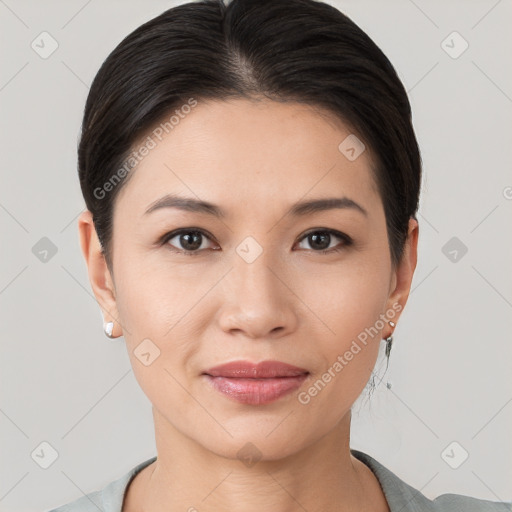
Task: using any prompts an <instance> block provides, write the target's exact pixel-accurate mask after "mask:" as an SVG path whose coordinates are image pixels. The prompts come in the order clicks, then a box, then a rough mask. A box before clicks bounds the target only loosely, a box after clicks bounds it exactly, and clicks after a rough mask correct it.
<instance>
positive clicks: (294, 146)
mask: <svg viewBox="0 0 512 512" xmlns="http://www.w3.org/2000/svg"><path fill="white" fill-rule="evenodd" d="M170 115H172V113H171V114H170ZM170 115H169V117H170ZM165 119H167V118H165ZM176 119H178V122H177V123H176V124H174V125H173V126H172V129H169V125H167V129H168V130H167V131H168V133H167V132H166V131H165V130H162V128H160V129H159V130H158V128H159V126H155V128H154V129H152V130H151V131H149V132H148V133H146V134H145V135H144V137H142V138H141V140H140V141H139V143H138V145H134V149H135V150H137V149H138V148H140V147H141V144H147V145H148V147H151V149H150V150H149V151H146V152H145V156H144V157H142V158H141V159H140V161H139V162H138V163H137V165H136V167H135V169H133V170H132V171H130V172H131V173H132V174H133V175H132V176H131V177H130V180H129V181H128V183H127V184H126V186H125V187H123V189H122V190H121V192H120V194H119V196H118V198H117V200H116V209H117V208H118V206H117V204H119V208H125V207H127V205H128V204H129V206H130V210H131V211H137V212H138V213H139V214H140V215H143V213H144V211H145V210H146V208H147V207H148V205H149V204H151V203H152V202H154V201H155V200H157V199H158V198H160V197H162V196H163V195H165V194H166V193H178V194H183V195H186V196H188V197H191V196H195V197H196V198H199V199H205V200H208V201H211V202H215V203H222V205H223V207H224V209H225V210H226V211H227V212H228V213H229V212H230V211H232V210H233V211H235V210H236V211H237V213H238V212H239V210H240V209H241V208H243V207H246V208H247V209H248V210H249V211H250V210H251V209H254V208H257V209H258V210H259V211H261V209H268V208H272V209H274V208H276V207H277V206H278V205H281V204H282V205H290V204H292V203H294V202H296V201H298V200H300V199H301V198H302V199H303V198H307V197H309V196H312V197H313V196H314V197H319V196H330V197H332V196H340V197H341V196H348V197H351V198H352V199H355V197H357V198H358V199H357V201H358V202H359V203H366V204H367V205H368V207H371V203H372V202H374V200H375V199H376V198H378V195H377V189H376V186H375V182H374V176H373V171H372V169H371V165H372V159H371V155H370V152H369V151H368V150H367V149H365V150H364V151H363V152H362V153H361V154H360V155H359V156H358V157H357V158H356V159H355V160H354V159H349V158H347V156H346V154H345V153H344V152H343V151H342V150H340V144H341V149H344V147H345V146H346V144H345V143H344V141H346V140H349V141H350V140H352V139H351V137H354V134H352V133H351V130H350V129H349V127H348V126H346V125H345V124H344V123H343V122H342V121H341V120H339V119H338V118H336V117H335V116H334V115H332V114H330V113H329V112H327V111H325V110H322V109H318V108H315V107H311V106H308V105H304V104H300V103H279V102H275V101H270V100H268V99H265V100H261V101H253V100H246V99H236V100H229V101H202V100H199V101H198V102H197V105H196V106H195V107H194V108H193V109H191V110H190V111H189V113H188V114H186V115H185V114H182V116H180V117H179V118H177V117H176ZM160 126H162V125H160ZM162 132H163V133H162ZM347 137H348V138H349V139H347ZM358 138H359V139H360V137H358Z"/></svg>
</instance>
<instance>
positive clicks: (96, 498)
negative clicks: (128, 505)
mask: <svg viewBox="0 0 512 512" xmlns="http://www.w3.org/2000/svg"><path fill="white" fill-rule="evenodd" d="M155 460H156V456H155V457H152V458H150V459H148V460H145V461H144V462H141V463H140V464H138V465H137V466H135V467H134V468H132V469H130V471H128V472H127V473H125V474H124V475H123V476H121V477H120V478H118V479H117V480H113V481H112V482H110V483H109V484H108V485H106V486H105V487H104V488H103V489H99V490H96V491H93V492H91V493H89V494H86V495H84V496H81V497H80V498H77V499H76V500H74V501H71V502H69V503H66V504H64V505H60V506H59V507H57V508H54V509H52V510H49V511H48V512H98V511H100V512H121V510H122V507H123V499H124V495H125V493H126V489H127V487H128V485H129V483H130V482H131V481H132V480H133V478H134V477H135V475H136V474H137V473H139V472H140V471H142V470H143V469H144V468H145V467H146V466H148V465H149V464H151V463H152V462H154V461H155Z"/></svg>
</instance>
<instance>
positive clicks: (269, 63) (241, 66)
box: [78, 0, 422, 272]
mask: <svg viewBox="0 0 512 512" xmlns="http://www.w3.org/2000/svg"><path fill="white" fill-rule="evenodd" d="M262 97H265V98H268V99H271V100H275V101H281V102H287V101H293V102H300V103H304V104H308V105H310V106H314V107H318V108H319V109H321V110H327V111H328V112H329V113H332V114H333V115H334V116H335V117H336V118H338V119H340V120H341V121H342V122H344V123H345V124H346V125H347V126H348V127H350V129H351V130H352V133H354V134H356V135H357V137H359V138H361V139H362V140H363V141H364V144H365V146H366V148H367V150H369V153H370V154H371V155H372V161H373V169H372V172H373V177H374V180H375V183H376V184H377V189H378V191H379V194H380V197H381V198H382V202H383V205H384V212H385V215H386V226H387V232H388V240H389V247H390V253H391V261H392V263H393V265H394V266H396V265H397V264H398V263H399V262H400V260H401V257H402V255H403V249H404V243H405V241H406V237H407V232H408V221H409V219H410V218H414V219H415V218H416V212H417V209H418V203H419V194H420V184H421V166H422V163H421V156H420V150H419V147H418V143H417V140H416V136H415V133H414V129H413V126H412V115H411V107H410V103H409V100H408V97H407V92H406V91H405V89H404V86H403V84H402V82H401V81H400V79H399V77H398V75H397V73H396V71H395V69H394V67H393V66H392V64H391V63H390V61H389V60H388V58H387V57H386V56H385V55H384V53H383V52H382V51H381V50H380V49H379V48H378V47H377V45H376V44H375V43H374V42H373V41H372V40H371V39H370V37H369V36H368V35H367V34H366V33H365V32H364V31H363V30H361V29H360V28H359V27H358V26H357V25H356V24H355V23H354V22H353V21H351V20H350V19H349V18H348V17H347V16H346V15H344V14H343V13H341V12H340V11H339V10H337V9H336V8H334V7H332V6H330V5H328V4H325V3H323V2H320V1H315V0H232V1H231V2H229V3H227V4H225V3H224V2H222V0H204V1H198V2H190V3H186V4H181V5H178V6H176V7H173V8H171V9H169V10H167V11H165V12H163V13H162V14H161V15H159V16H157V17H155V18H153V19H152V20H150V21H148V22H146V23H144V24H143V25H141V26H140V27H138V28H137V29H136V30H134V31H133V32H132V33H131V34H129V35H128V36H127V37H125V38H124V39H123V40H122V41H121V43H120V44H119V45H118V46H117V47H116V48H115V49H114V50H113V51H112V53H111V54H110V55H109V56H108V57H107V59H106V60H105V61H104V62H103V64H102V66H101V68H100V69H99V71H98V73H97V75H96V77H95V78H94V81H93V83H92V86H91V89H90V91H89V95H88V97H87V101H86V105H85V111H84V117H83V122H82V132H81V138H80V141H79V146H78V172H79V178H80V186H81V189H82V193H83V196H84V199H85V203H86V206H87V208H88V210H90V211H91V213H92V215H93V219H94V225H95V228H96V232H97V234H98V238H99V240H100V243H101V245H102V249H103V253H104V256H105V260H106V262H107V265H108V266H109V269H110V271H111V272H113V267H112V229H113V207H114V203H115V199H116V197H117V195H118V194H119V192H120V190H121V189H122V187H123V185H125V184H126V183H127V180H128V179H129V178H130V176H131V173H129V172H122V173H120V172H119V169H121V168H123V166H124V165H125V162H126V161H127V159H128V158H129V155H130V153H131V151H132V150H133V147H134V145H135V144H136V143H137V142H138V141H139V140H140V139H141V137H143V136H144V135H145V134H147V133H148V131H149V130H151V129H152V128H154V127H155V126H156V125H157V124H158V123H160V122H161V121H162V119H164V118H166V117H169V116H171V115H172V113H173V111H175V110H176V109H180V108H182V107H183V106H184V105H190V104H191V98H192V99H193V101H196V102H197V101H201V99H203V100H225V99H230V98H247V99H255V98H262ZM177 113H179V112H177ZM340 142H341V141H340ZM125 171H126V169H125ZM113 178H116V180H117V181H116V182H115V186H114V185H111V186H108V187H106V186H105V184H108V183H111V184H112V183H114V181H113Z"/></svg>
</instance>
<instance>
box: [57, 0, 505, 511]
mask: <svg viewBox="0 0 512 512" xmlns="http://www.w3.org/2000/svg"><path fill="white" fill-rule="evenodd" d="M79 173H80V183H81V187H82V191H83V194H84V198H85V202H86V205H87V210H86V211H85V212H84V213H83V214H82V215H81V217H80V219H79V232H80V240H81V247H82V251H83V254H84V257H85V260H86V263H87V267H88V272H89V278H90V282H91V285H92V288H93V291H94V293H95V296H96V298H97V300H98V302H99V304H100V306H101V308H102V311H103V314H104V318H105V332H106V334H107V336H109V337H110V338H117V337H119V336H124V338H125V341H126V345H127V349H128V353H129V356H130V360H131V363H132V367H133V371H134V373H135V376H136V378H137V381H138V382H139V384H140V385H141V387H142V389H143V391H144V393H145V394H146V395H147V397H148V398H149V400H150V401H151V403H152V405H153V416H154V424H155V437H156V445H157V452H158V455H157V456H156V457H153V458H151V459H149V460H147V461H145V462H143V463H141V464H139V465H138V466H136V467H135V468H133V469H132V470H130V471H129V472H128V473H127V474H125V475H124V476H123V477H121V478H120V479H118V480H116V481H114V482H112V483H111V484H109V485H108V486H107V487H105V488H104V489H102V490H99V491H97V492H95V493H92V494H89V495H88V496H85V497H82V498H80V499H78V500H76V501H74V502H73V503H70V504H68V505H64V506H62V507H60V508H58V509H55V510H56V511H60V512H64V511H76V512H77V511H89V510H91V511H93V510H98V509H100V510H104V511H106V512H118V511H121V510H122V511H124V512H135V511H143V510H144V511H147V512H160V511H164V510H165V511H170V510H188V511H195V510H199V511H206V510H209V511H228V510H242V511H261V510H270V511H288V510H289V511H292V510H307V511H309V512H314V511H366V510H368V511H369V510H371V511H374V512H386V511H387V512H389V511H391V512H395V511H399V510H400V511H404V512H405V511H413V510H414V511H420V510H421V511H441V510H443V511H445V510H446V511H448V510H459V509H460V510H465V511H477V510H482V511H483V510H486V511H494V510H495V511H505V510H511V507H510V505H509V504H506V503H498V502H490V501H486V500H479V499H476V498H470V497H466V496H461V495H453V494H445V495H443V496H440V497H438V498H437V499H435V500H429V499H427V498H426V497H425V496H424V495H423V494H421V493H420V492H419V491H417V490H415V489H413V488H412V487H411V486H409V485H408V484H407V483H406V482H405V481H403V480H401V479H400V478H399V477H398V476H396V475H395V474H393V473H392V472H391V471H390V470H388V469H387V468H385V467H384V466H383V465H382V464H380V463H379V462H378V461H377V460H375V459H374V458H372V457H371V456H370V455H368V454H366V453H363V452H361V451H358V450H351V449H350V443H349V441H350V420H351V406H352V405H353V403H354V402H355V401H356V399H357V398H358V396H359V395H360V393H361V391H362V390H363V389H364V388H365V385H366V384H367V382H368V379H369V377H370V376H371V373H372V369H373V367H374V365H375V362H376V359H377V357H378V354H379V347H380V340H382V339H384V340H385V341H386V355H387V356H388V357H389V352H390V349H391V346H392V334H393V330H394V329H395V327H396V325H397V322H398V320H399V318H400V315H401V313H402V311H403V308H404V307H405V304H406V302H407V299H408V296H409V292H410V287H411V282H412V278H413V274H414V270H415V267H416V261H417V244H418V229H419V228H418V222H417V220H416V212H417V208H418V201H419V193H420V182H421V158H420V153H419V149H418V145H417V141H416V137H415V134H414V130H413V127H412V122H411V110H410V105H409V101H408V98H407V95H406V92H405V90H404V88H403V85H402V84H401V82H400V80H399V78H398V77H397V75H396V73H395V70H394V68H393V67H392V65H391V64H390V62H389V61H388V59H387V58H386V57H385V56H384V55H383V53H382V52H381V51H380V49H379V48H378V47H377V46H376V45H375V44H374V43H373V42H372V41H371V39H370V38H369V37H368V36H367V35H366V34H365V33H364V32H363V31H362V30H361V29H360V28H358V27H357V26H356V25H355V24H354V23H353V22H352V21H351V20H349V19H348V18H347V17H346V16H344V15H343V14H341V13H340V12H339V11H337V10H336V9H334V8H333V7H330V6H328V5H327V4H324V3H320V2H314V1H312V0H258V1H255V0H252V1H251V0H233V1H232V2H231V3H229V4H228V5H225V4H224V3H222V2H221V1H220V0H219V1H214V0H211V1H204V2H195V3H190V4H184V5H181V6H178V7H175V8H173V9H169V10H168V11H166V12H164V13H163V14H162V15H160V16H158V17H156V18H155V19H153V20H151V21H149V22H148V23H145V24H144V25H142V26H141V27H139V28H138V29H137V30H135V31H134V32H133V33H132V34H130V35H129V36H128V37H127V38H125V40H124V41H122V42H121V43H120V44H119V46H118V47H117V48H116V49H115V50H114V51H113V52H112V54H111V55H110V56H109V57H108V58H107V60H106V61H105V62H104V64H103V65H102V67H101V69H100V70H99V72H98V74H97V76H96V78H95V80H94V83H93V85H92V87H91V90H90V93H89V97H88V99H87V104H86V107H85V114H84V120H83V126H82V136H81V140H80V145H79Z"/></svg>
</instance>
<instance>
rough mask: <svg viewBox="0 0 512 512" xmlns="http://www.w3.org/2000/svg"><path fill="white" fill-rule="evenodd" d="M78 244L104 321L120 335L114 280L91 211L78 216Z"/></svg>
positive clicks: (114, 332) (113, 334) (115, 335)
mask: <svg viewBox="0 0 512 512" xmlns="http://www.w3.org/2000/svg"><path fill="white" fill-rule="evenodd" d="M78 232H79V236H80V246H81V248H82V253H83V255H84V258H85V262H86V263H87V272H88V274H89V281H90V283H91V287H92V290H93V292H94V295H95V297H96V300H97V302H98V304H99V306H100V308H101V310H102V314H103V318H104V322H114V330H113V331H112V337H117V336H121V335H122V331H121V324H120V322H119V320H118V318H119V314H118V311H117V303H116V297H115V287H114V280H113V278H112V275H111V274H110V270H109V269H108V266H107V263H106V261H105V257H104V255H103V253H102V252H101V244H100V241H99V239H98V236H97V233H96V228H95V227H94V223H93V218H92V213H91V212H90V211H89V210H85V211H84V212H82V213H81V214H80V216H79V218H78Z"/></svg>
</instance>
